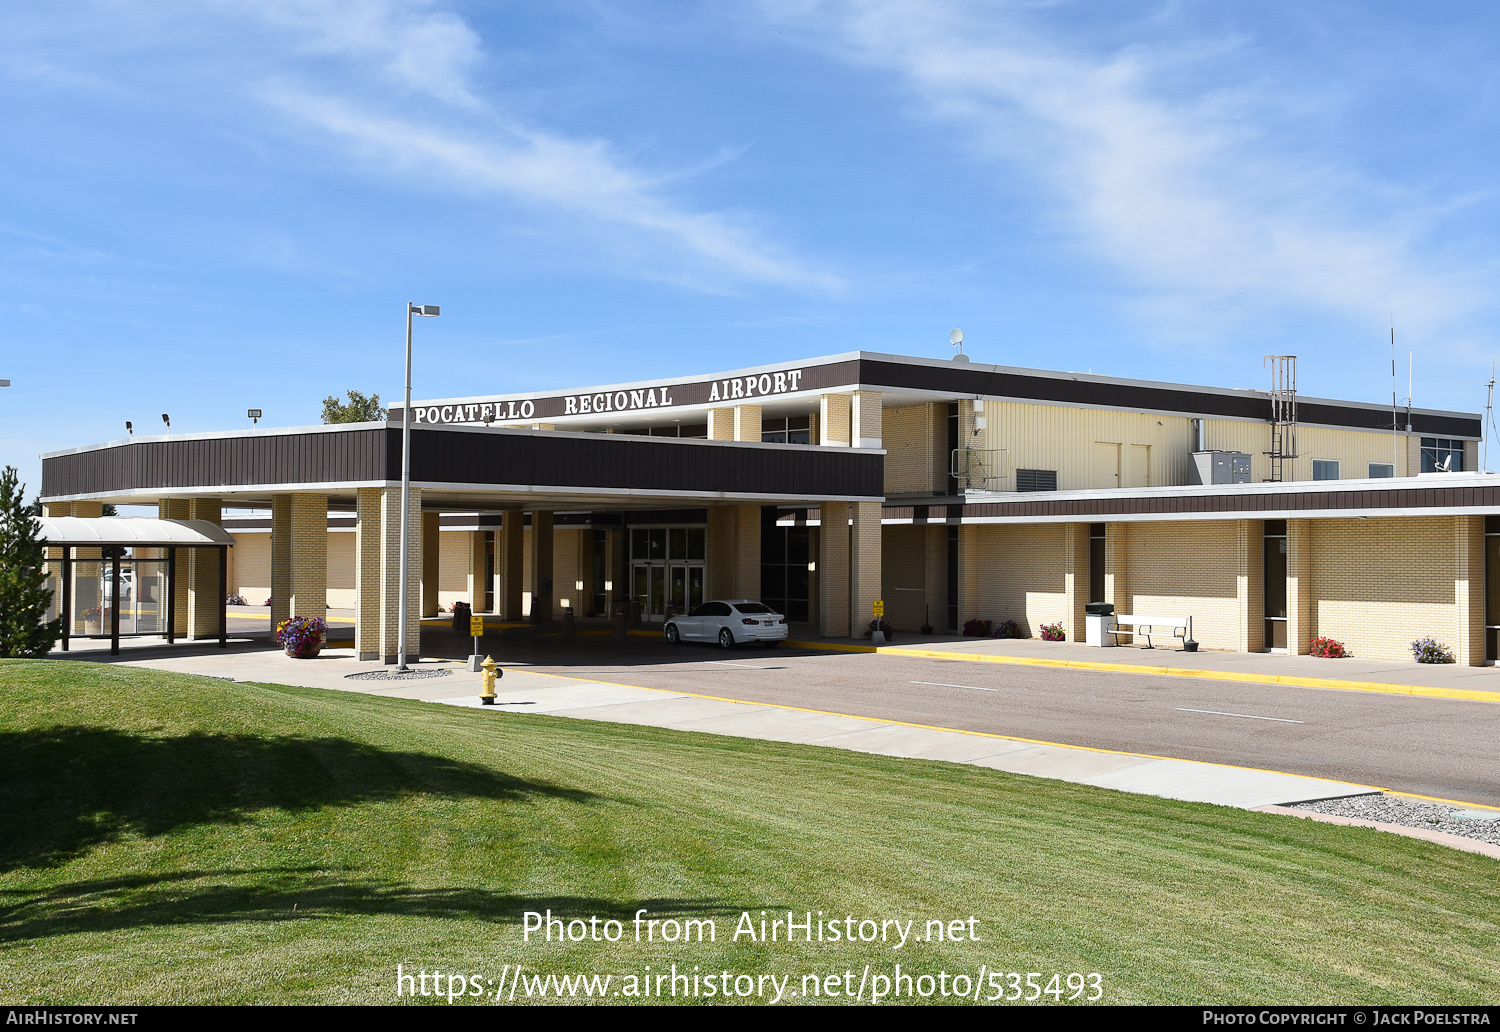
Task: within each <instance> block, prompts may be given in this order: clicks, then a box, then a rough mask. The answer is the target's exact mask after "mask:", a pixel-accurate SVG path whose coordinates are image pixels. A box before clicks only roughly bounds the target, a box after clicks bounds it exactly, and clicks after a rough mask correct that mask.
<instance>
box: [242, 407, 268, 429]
mask: <svg viewBox="0 0 1500 1032" xmlns="http://www.w3.org/2000/svg"><path fill="white" fill-rule="evenodd" d="M245 415H246V416H247V417H248V418H249V420H250V422H251V423H253V424H256V425H257V426H258V425H259V424H260V417H261V416H263V415H265V413H264V412H262V411H261V410H260V409H258V408H253V409H246V410H245Z"/></svg>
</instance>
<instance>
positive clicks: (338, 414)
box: [323, 391, 386, 423]
mask: <svg viewBox="0 0 1500 1032" xmlns="http://www.w3.org/2000/svg"><path fill="white" fill-rule="evenodd" d="M345 394H346V395H347V397H348V398H349V401H348V403H347V404H346V403H344V402H341V401H339V399H338V398H336V397H334V396H333V395H332V394H330V395H329V396H328V397H326V398H324V399H323V422H325V423H369V422H373V421H375V420H380V419H384V418H385V416H386V411H385V409H383V408H381V406H380V395H378V394H371V395H370V396H369V397H366V396H365V395H363V394H361V393H360V392H359V391H346V392H345Z"/></svg>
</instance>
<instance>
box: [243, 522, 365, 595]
mask: <svg viewBox="0 0 1500 1032" xmlns="http://www.w3.org/2000/svg"><path fill="white" fill-rule="evenodd" d="M354 564H355V549H354V535H353V534H350V533H343V532H341V533H338V534H329V535H328V605H329V608H332V609H353V608H354V603H355V597H356V596H355V593H354ZM245 597H246V598H247V599H248V598H249V597H250V596H249V595H246V596H245Z"/></svg>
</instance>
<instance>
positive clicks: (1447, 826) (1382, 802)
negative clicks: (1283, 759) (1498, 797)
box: [1288, 795, 1500, 846]
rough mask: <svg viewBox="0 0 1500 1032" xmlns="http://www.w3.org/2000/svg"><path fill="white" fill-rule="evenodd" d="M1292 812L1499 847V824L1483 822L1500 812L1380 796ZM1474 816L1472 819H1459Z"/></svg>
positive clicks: (1323, 802) (1314, 805)
mask: <svg viewBox="0 0 1500 1032" xmlns="http://www.w3.org/2000/svg"><path fill="white" fill-rule="evenodd" d="M1288 809H1291V810H1311V811H1313V812H1314V813H1327V814H1332V815H1334V816H1335V817H1354V818H1358V819H1359V820H1364V821H1379V822H1380V823H1382V824H1399V825H1402V826H1403V827H1407V828H1425V829H1427V830H1429V831H1443V832H1447V833H1448V834H1450V835H1462V836H1463V837H1464V838H1471V839H1476V840H1478V841H1480V842H1488V843H1490V844H1491V845H1494V846H1500V820H1484V819H1483V817H1500V811H1495V810H1479V809H1473V810H1470V809H1467V808H1465V807H1461V806H1448V805H1446V804H1444V803H1421V802H1417V801H1416V800H1414V799H1402V798H1401V797H1400V796H1392V795H1377V796H1355V797H1354V798H1351V799H1324V800H1321V801H1319V802H1315V803H1297V804H1295V805H1294V806H1290V807H1288ZM1465 814H1468V815H1474V816H1469V817H1467V818H1466V817H1464V816H1457V815H1465Z"/></svg>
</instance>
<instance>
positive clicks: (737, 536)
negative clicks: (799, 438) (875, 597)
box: [734, 407, 879, 599]
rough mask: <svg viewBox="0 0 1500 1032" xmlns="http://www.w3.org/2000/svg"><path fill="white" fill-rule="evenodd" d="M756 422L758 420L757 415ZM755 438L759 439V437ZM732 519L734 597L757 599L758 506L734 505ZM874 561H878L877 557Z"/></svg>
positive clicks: (758, 591)
mask: <svg viewBox="0 0 1500 1032" xmlns="http://www.w3.org/2000/svg"><path fill="white" fill-rule="evenodd" d="M757 408H758V407H757ZM757 422H759V417H758V416H757ZM756 439H757V440H759V437H757V438H756ZM734 520H735V527H734V597H735V598H751V599H758V598H760V506H758V505H736V506H735V507H734ZM876 562H877V563H878V562H879V559H878V558H877V559H876Z"/></svg>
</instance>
